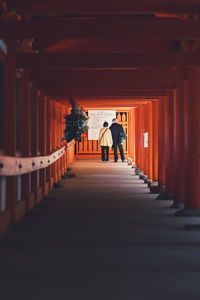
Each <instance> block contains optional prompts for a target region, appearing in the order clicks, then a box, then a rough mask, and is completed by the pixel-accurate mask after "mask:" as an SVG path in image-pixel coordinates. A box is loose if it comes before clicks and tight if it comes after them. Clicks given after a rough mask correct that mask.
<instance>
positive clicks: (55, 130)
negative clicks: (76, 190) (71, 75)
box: [52, 101, 58, 183]
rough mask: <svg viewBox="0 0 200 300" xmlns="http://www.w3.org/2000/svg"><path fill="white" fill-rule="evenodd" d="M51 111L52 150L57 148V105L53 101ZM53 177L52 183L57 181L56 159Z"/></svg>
mask: <svg viewBox="0 0 200 300" xmlns="http://www.w3.org/2000/svg"><path fill="white" fill-rule="evenodd" d="M52 105H53V111H52V117H53V119H52V122H53V151H56V150H57V133H58V132H57V105H56V102H55V101H53V104H52ZM53 178H54V183H57V182H58V163H57V161H56V162H55V163H54V164H53Z"/></svg>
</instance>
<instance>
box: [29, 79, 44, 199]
mask: <svg viewBox="0 0 200 300" xmlns="http://www.w3.org/2000/svg"><path fill="white" fill-rule="evenodd" d="M39 100H40V91H38V90H37V86H36V84H35V83H32V97H31V150H32V155H33V156H38V155H40V151H39ZM39 174H40V173H39V170H37V171H34V172H32V173H31V190H32V192H33V193H34V194H35V202H36V203H38V202H39V201H40V200H41V199H42V188H41V187H40V183H39Z"/></svg>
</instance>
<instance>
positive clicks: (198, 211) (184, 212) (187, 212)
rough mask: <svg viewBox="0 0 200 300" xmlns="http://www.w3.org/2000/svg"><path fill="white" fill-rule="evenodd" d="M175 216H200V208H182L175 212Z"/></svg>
mask: <svg viewBox="0 0 200 300" xmlns="http://www.w3.org/2000/svg"><path fill="white" fill-rule="evenodd" d="M175 216H177V217H200V208H193V209H187V208H184V209H181V210H178V211H177V212H175Z"/></svg>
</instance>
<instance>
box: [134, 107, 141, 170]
mask: <svg viewBox="0 0 200 300" xmlns="http://www.w3.org/2000/svg"><path fill="white" fill-rule="evenodd" d="M139 144H140V138H139V107H137V108H136V109H135V164H136V166H137V168H139V166H140V152H139Z"/></svg>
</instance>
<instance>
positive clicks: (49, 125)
mask: <svg viewBox="0 0 200 300" xmlns="http://www.w3.org/2000/svg"><path fill="white" fill-rule="evenodd" d="M46 101H47V110H46V128H47V131H46V138H47V142H46V153H47V155H50V154H51V153H52V137H53V127H52V101H51V100H50V99H49V98H46ZM46 173H47V188H48V189H49V190H52V189H53V166H52V165H51V166H49V167H48V168H47V171H46Z"/></svg>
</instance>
